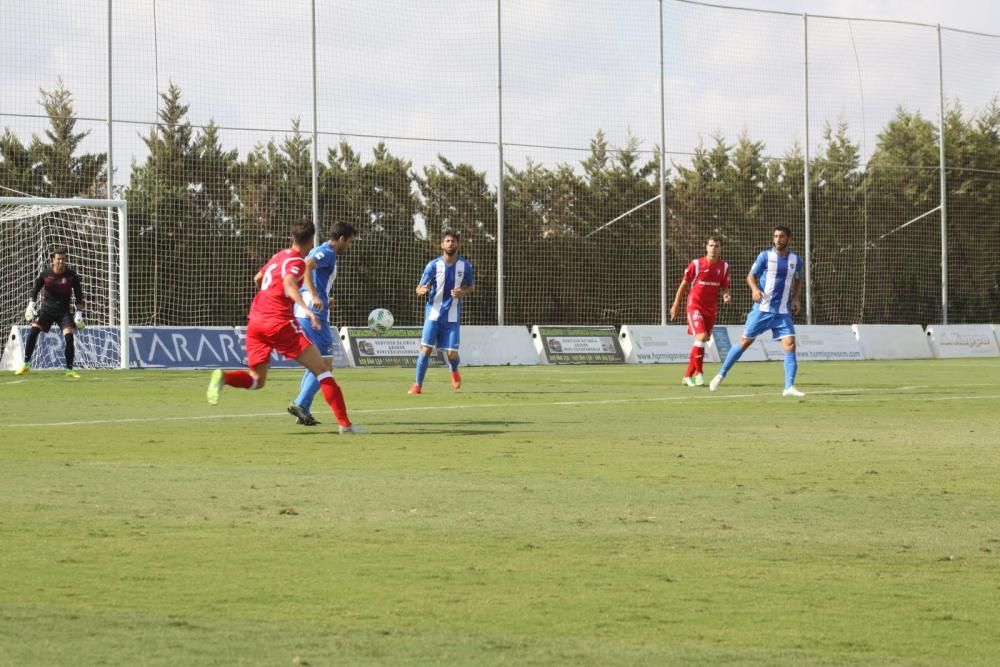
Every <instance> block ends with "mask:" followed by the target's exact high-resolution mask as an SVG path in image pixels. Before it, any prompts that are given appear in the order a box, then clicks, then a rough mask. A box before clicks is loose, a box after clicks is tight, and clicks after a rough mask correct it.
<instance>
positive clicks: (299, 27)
mask: <svg viewBox="0 0 1000 667" xmlns="http://www.w3.org/2000/svg"><path fill="white" fill-rule="evenodd" d="M109 13H110V26H111V29H110V65H109V52H108V48H109V30H108V24H109ZM661 15H662V23H661ZM661 27H662V31H663V50H662V58H663V64H662V66H661V46H660V31H661ZM939 36H940V37H939ZM0 37H2V39H0V80H3V81H4V92H3V94H2V95H0V128H2V133H0V193H2V194H3V195H8V196H9V195H14V194H25V195H30V196H41V197H72V196H89V197H100V198H106V197H108V192H107V183H108V179H109V171H108V168H109V165H110V167H111V168H112V169H113V171H111V172H110V179H111V181H112V183H113V192H112V193H111V196H112V197H114V198H124V199H127V200H128V203H129V221H130V228H129V236H130V238H129V249H130V258H129V259H130V261H129V267H130V276H129V278H130V289H131V294H130V313H131V316H132V323H133V324H152V325H232V324H239V323H241V322H242V321H243V319H244V317H245V314H246V311H247V308H248V305H249V302H250V300H251V298H252V295H253V290H254V288H253V283H252V277H253V275H254V273H255V272H256V271H257V269H258V268H260V266H261V265H262V264H263V263H264V262H265V261H266V260H267V259H268V258H269V257H270V256H271V255H272V254H273V253H274V252H275V251H277V250H278V249H279V248H281V247H283V246H284V245H285V244H286V240H287V239H286V237H287V229H288V226H289V224H290V223H291V222H293V221H296V220H298V219H300V218H301V217H302V216H304V215H311V214H312V213H313V197H314V194H315V198H316V201H317V207H318V208H317V216H316V219H317V222H318V225H319V227H320V229H321V230H324V229H328V228H329V227H330V225H331V224H332V223H333V222H334V221H337V220H345V221H349V222H351V223H353V224H354V225H355V226H356V227H357V229H358V231H359V236H358V238H357V240H356V242H355V244H354V247H353V249H352V252H351V253H350V254H349V255H347V256H345V257H344V258H343V260H342V264H341V270H340V272H339V274H338V276H339V277H338V283H337V286H336V288H335V293H334V303H335V308H334V311H333V315H332V317H333V320H334V323H335V324H338V325H340V324H354V325H357V324H361V323H363V322H364V321H365V316H366V314H367V312H368V311H369V310H370V309H371V308H373V307H375V306H383V307H387V308H389V309H391V310H392V311H393V312H394V313H395V314H396V319H397V322H400V323H403V324H413V323H416V322H418V321H419V318H420V317H421V313H422V306H421V301H420V299H418V298H417V297H416V296H415V295H414V293H413V287H414V286H415V284H416V282H417V279H418V277H419V275H420V273H421V270H422V268H423V266H424V265H425V264H426V263H427V262H428V261H429V260H430V259H431V258H433V257H434V256H436V255H437V254H438V252H439V248H438V239H439V236H440V233H441V231H442V230H444V229H454V230H457V231H459V232H460V233H461V237H462V240H463V241H462V243H463V247H462V254H464V255H465V256H466V257H468V258H469V259H470V260H471V261H472V262H473V263H474V265H475V267H476V274H477V282H478V290H477V294H476V295H475V297H474V298H473V299H470V300H469V301H468V302H467V303H466V307H465V313H466V322H468V323H472V324H491V323H496V322H497V321H498V320H499V319H501V318H502V319H503V320H504V321H505V323H508V324H532V323H549V324H555V323H609V324H622V323H656V322H659V321H661V318H662V317H663V316H664V313H663V310H662V306H661V299H662V298H664V294H661V291H660V285H661V280H663V279H665V282H666V285H667V288H666V292H667V293H666V295H665V296H666V299H667V301H668V303H669V301H670V299H671V298H672V295H673V291H674V289H675V288H676V286H677V283H678V282H679V280H680V277H681V274H682V272H683V268H684V266H685V265H686V264H687V262H688V261H690V260H691V259H692V258H694V257H695V256H698V255H699V254H701V253H702V252H703V250H704V242H705V238H706V237H707V236H709V235H717V236H720V237H721V238H722V241H723V254H724V257H725V258H726V259H727V260H728V261H729V262H730V264H731V265H732V267H733V268H732V270H733V275H734V276H735V277H736V283H737V288H736V289H735V290H734V291H733V294H734V296H735V301H736V303H735V304H734V305H733V306H732V307H730V308H726V309H723V310H722V312H721V313H720V317H721V320H722V321H723V322H737V321H740V320H741V319H742V317H743V314H744V313H745V311H746V309H747V308H748V307H749V293H748V291H747V290H744V289H741V288H740V287H739V285H740V281H741V276H742V275H743V274H744V272H745V271H746V270H747V269H748V268H749V266H750V264H751V262H752V260H753V258H754V256H755V255H756V254H757V253H758V252H759V251H760V250H762V249H764V248H765V247H767V246H768V244H769V239H770V231H771V228H772V227H773V225H776V224H783V225H787V226H789V227H791V229H792V230H793V247H794V249H795V250H796V251H798V252H799V253H800V254H803V255H806V254H807V250H808V254H809V256H810V259H811V262H810V267H809V268H810V278H811V280H810V283H809V293H808V297H809V302H808V305H809V311H810V312H809V316H810V317H811V320H812V321H813V322H815V323H821V324H828V323H849V322H887V323H891V322H918V323H932V322H938V321H941V320H942V319H943V318H944V316H945V312H946V311H945V309H946V308H947V316H948V319H949V321H951V322H974V321H990V320H992V321H998V320H1000V305H998V304H1000V274H998V272H1000V269H997V268H996V262H995V261H993V258H995V257H996V255H997V253H998V252H1000V228H998V224H997V220H1000V210H998V208H1000V201H998V197H1000V109H998V101H997V99H998V95H1000V38H998V37H995V36H989V35H980V34H975V33H969V32H962V31H958V30H951V29H941V30H940V31H939V30H938V29H937V28H936V27H933V26H925V25H914V24H901V23H890V22H884V21H866V20H860V19H846V18H832V17H815V16H809V17H804V16H802V15H797V14H787V13H781V12H769V11H749V10H736V9H731V8H722V7H716V6H711V5H707V4H701V3H695V2H686V1H682V0H663V2H662V3H660V2H657V1H656V0H641V1H639V2H632V3H620V2H614V1H613V0H592V1H591V2H587V3H582V4H581V3H579V2H575V1H573V0H552V1H550V2H546V3H537V2H530V1H529V0H504V2H503V3H502V4H500V3H494V2H479V3H468V2H459V1H457V0H456V1H454V2H438V3H407V2H402V1H401V0H392V1H389V2H380V3H376V4H375V5H371V4H370V3H364V2H361V1H360V0H345V1H344V2H337V3H315V4H314V3H312V2H310V1H308V0H292V1H288V0H282V1H281V2H279V1H278V0H260V1H259V2H255V3H252V4H249V5H248V4H247V3H242V2H237V1H236V0H222V1H220V2H214V3H211V5H205V4H204V3H196V2H193V0H180V1H177V2H171V3H165V2H162V1H160V2H158V1H157V0H129V1H126V0H110V2H109V0H76V1H74V2H69V1H68V0H58V1H57V2H54V3H46V4H45V5H44V6H42V5H39V4H38V3H32V2H30V1H29V0H8V1H7V2H5V3H4V9H3V11H2V12H0ZM314 37H315V48H314V46H313V43H314ZM939 39H940V51H939ZM939 55H940V57H941V66H940V69H939V63H938V58H939ZM314 68H315V70H314ZM314 71H315V76H314ZM939 72H940V73H941V74H942V75H943V76H942V77H941V78H939ZM942 81H943V91H942V86H941V82H942ZM661 82H662V85H663V86H664V88H665V95H664V98H665V113H664V114H662V115H661V108H660V103H661V94H660V86H661ZM942 92H943V99H944V105H945V123H944V125H945V144H946V145H945V149H946V150H945V165H946V166H945V177H946V183H947V185H946V187H947V198H946V202H947V207H946V212H947V218H946V220H945V221H944V222H945V227H946V235H945V241H946V245H945V246H943V245H942V238H941V229H942V211H941V209H939V208H938V206H939V205H940V201H941V189H940V188H941V186H940V183H941V178H940V177H941V173H940V167H939V151H938V140H939V115H940V114H939V109H940V104H941V98H942V95H941V93H942ZM109 93H110V94H109ZM109 116H110V117H111V118H112V121H111V122H109V120H108V119H109ZM661 128H665V146H661V143H663V140H661ZM663 148H665V150H661V149H663ZM501 151H502V153H501ZM314 153H315V158H316V163H317V167H316V173H315V183H316V187H315V188H314V185H313V183H314V173H313V157H314ZM807 155H808V158H809V161H808V164H807V162H806V156H807ZM501 160H502V163H503V165H504V166H503V174H502V176H503V178H502V181H503V191H502V195H503V196H502V198H501V196H500V195H501V192H500V190H501V188H500V183H501ZM661 164H662V165H664V166H665V169H666V197H665V199H662V200H661V199H660V198H659V194H660V188H659V176H660V174H659V170H660V166H661ZM807 166H808V170H809V179H808V183H807V182H806V178H805V172H806V168H807ZM807 197H808V201H809V207H808V211H807V207H806V200H807ZM501 199H502V203H503V206H502V208H501V206H500V203H501ZM661 207H663V208H664V209H665V218H666V223H667V234H666V244H665V245H663V246H661V240H660V219H661V218H660V216H661ZM501 223H502V226H503V227H502V232H503V233H502V236H503V244H502V245H500V236H501V229H500V225H501ZM807 237H808V239H809V241H810V242H809V244H808V248H807V242H806V240H807ZM943 247H946V248H947V266H948V270H947V272H944V273H942V248H943ZM71 252H72V249H71ZM661 258H662V259H665V264H666V272H665V274H664V275H662V276H661V269H660V266H661ZM970 267H975V270H970ZM984 273H985V275H984ZM87 278H88V276H84V279H85V281H86V279H87ZM29 287H30V285H28V284H25V285H24V286H23V291H24V292H25V294H26V293H27V290H28V289H29ZM501 288H502V289H501ZM16 292H17V288H15V289H14V290H12V294H13V293H16ZM501 293H502V294H503V297H502V298H500V297H499V296H498V295H499V294H501ZM21 300H23V295H21V296H19V297H18V298H17V301H21Z"/></svg>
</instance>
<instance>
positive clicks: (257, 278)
mask: <svg viewBox="0 0 1000 667" xmlns="http://www.w3.org/2000/svg"><path fill="white" fill-rule="evenodd" d="M263 282H264V270H263V269H261V270H260V271H258V272H257V275H255V276H254V277H253V284H254V285H256V286H257V291H260V286H261V284H262V283H263Z"/></svg>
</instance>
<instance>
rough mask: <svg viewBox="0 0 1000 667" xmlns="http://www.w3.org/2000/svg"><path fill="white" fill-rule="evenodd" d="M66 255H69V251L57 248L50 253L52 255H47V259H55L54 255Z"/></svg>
mask: <svg viewBox="0 0 1000 667" xmlns="http://www.w3.org/2000/svg"><path fill="white" fill-rule="evenodd" d="M68 254H69V251H68V250H66V246H59V247H57V248H56V249H55V250H53V251H52V254H51V255H49V259H55V258H56V255H68Z"/></svg>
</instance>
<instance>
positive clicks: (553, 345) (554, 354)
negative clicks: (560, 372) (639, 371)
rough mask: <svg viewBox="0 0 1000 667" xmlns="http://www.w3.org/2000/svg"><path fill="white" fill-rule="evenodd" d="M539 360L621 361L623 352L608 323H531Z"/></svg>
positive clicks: (553, 362)
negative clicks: (552, 324) (590, 324)
mask: <svg viewBox="0 0 1000 667" xmlns="http://www.w3.org/2000/svg"><path fill="white" fill-rule="evenodd" d="M531 342H532V344H533V345H534V347H535V350H536V351H537V352H538V363H541V364H623V363H625V354H624V352H622V347H621V345H620V344H619V343H618V332H617V331H615V328H614V327H612V326H572V325H569V326H548V325H535V326H533V327H531Z"/></svg>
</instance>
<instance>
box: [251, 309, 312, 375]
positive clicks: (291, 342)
mask: <svg viewBox="0 0 1000 667" xmlns="http://www.w3.org/2000/svg"><path fill="white" fill-rule="evenodd" d="M310 345H312V342H311V341H310V340H309V339H308V338H306V335H305V334H304V333H303V332H302V327H301V326H300V325H299V323H298V322H296V321H295V320H267V321H263V322H257V321H254V320H251V321H250V322H248V323H247V342H246V348H247V366H249V367H250V368H253V367H254V366H259V365H261V364H263V363H266V362H268V361H270V359H271V350H277V351H278V353H279V354H281V356H283V357H285V359H298V357H299V355H300V354H302V353H303V352H304V351H305V349H306V348H307V347H309V346H310Z"/></svg>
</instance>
